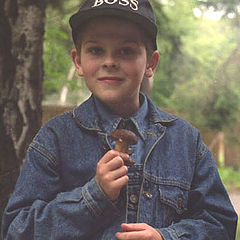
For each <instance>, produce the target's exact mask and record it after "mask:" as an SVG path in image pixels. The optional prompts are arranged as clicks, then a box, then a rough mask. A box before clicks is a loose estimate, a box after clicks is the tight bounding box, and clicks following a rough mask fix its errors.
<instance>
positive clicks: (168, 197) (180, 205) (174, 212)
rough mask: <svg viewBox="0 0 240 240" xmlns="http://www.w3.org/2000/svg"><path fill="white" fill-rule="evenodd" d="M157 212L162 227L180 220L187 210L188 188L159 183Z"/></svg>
mask: <svg viewBox="0 0 240 240" xmlns="http://www.w3.org/2000/svg"><path fill="white" fill-rule="evenodd" d="M158 190H159V199H160V202H159V206H160V207H159V212H160V214H159V215H160V216H161V218H162V219H161V220H160V222H159V224H160V225H162V227H168V226H169V225H171V224H173V223H176V222H178V221H180V219H182V218H183V214H184V213H185V212H186V211H187V205H188V204H187V203H188V190H187V189H182V188H180V187H178V186H168V185H160V186H159V188H158Z"/></svg>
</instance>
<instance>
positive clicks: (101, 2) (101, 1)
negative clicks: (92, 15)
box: [92, 0, 104, 7]
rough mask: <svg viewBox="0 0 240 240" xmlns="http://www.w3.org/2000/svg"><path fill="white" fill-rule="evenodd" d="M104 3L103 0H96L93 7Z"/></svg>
mask: <svg viewBox="0 0 240 240" xmlns="http://www.w3.org/2000/svg"><path fill="white" fill-rule="evenodd" d="M103 3H104V1H103V0H95V3H94V5H93V6H92V7H97V6H100V5H102V4H103Z"/></svg>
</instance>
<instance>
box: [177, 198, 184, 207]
mask: <svg viewBox="0 0 240 240" xmlns="http://www.w3.org/2000/svg"><path fill="white" fill-rule="evenodd" d="M178 207H179V208H181V209H184V203H183V196H182V195H181V194H180V195H179V196H178Z"/></svg>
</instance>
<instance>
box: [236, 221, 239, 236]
mask: <svg viewBox="0 0 240 240" xmlns="http://www.w3.org/2000/svg"><path fill="white" fill-rule="evenodd" d="M236 240H240V221H239V220H238V227H237V236H236Z"/></svg>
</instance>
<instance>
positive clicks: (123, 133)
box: [109, 129, 138, 145]
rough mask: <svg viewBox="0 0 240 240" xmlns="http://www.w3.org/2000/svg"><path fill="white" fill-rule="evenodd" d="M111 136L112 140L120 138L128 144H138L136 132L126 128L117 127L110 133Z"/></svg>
mask: <svg viewBox="0 0 240 240" xmlns="http://www.w3.org/2000/svg"><path fill="white" fill-rule="evenodd" d="M109 137H110V138H111V139H112V140H116V141H117V140H119V139H121V140H122V141H124V142H126V143H127V144H128V145H135V144H137V141H138V138H137V136H136V134H135V133H133V132H131V131H129V130H126V129H116V130H115V131H113V132H112V133H110V135H109Z"/></svg>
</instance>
